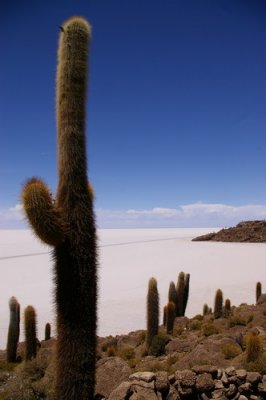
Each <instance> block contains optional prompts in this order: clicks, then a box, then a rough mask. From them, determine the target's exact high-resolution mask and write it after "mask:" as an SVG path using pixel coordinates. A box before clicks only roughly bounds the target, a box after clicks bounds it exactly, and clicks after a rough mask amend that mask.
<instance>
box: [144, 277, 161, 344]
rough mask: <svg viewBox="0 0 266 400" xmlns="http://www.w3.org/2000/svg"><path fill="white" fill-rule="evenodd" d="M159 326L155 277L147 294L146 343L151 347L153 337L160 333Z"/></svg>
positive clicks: (150, 282) (151, 280) (150, 281)
mask: <svg viewBox="0 0 266 400" xmlns="http://www.w3.org/2000/svg"><path fill="white" fill-rule="evenodd" d="M158 328H159V294H158V289H157V281H156V279H155V278H151V279H150V280H149V286H148V295H147V337H146V343H147V348H148V349H149V348H150V346H151V343H152V339H153V337H154V336H155V335H157V334H158Z"/></svg>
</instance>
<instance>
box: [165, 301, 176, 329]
mask: <svg viewBox="0 0 266 400" xmlns="http://www.w3.org/2000/svg"><path fill="white" fill-rule="evenodd" d="M175 316H176V310H175V303H173V302H172V301H170V302H169V303H168V304H167V311H166V332H167V333H169V334H172V333H173V329H174V322H175Z"/></svg>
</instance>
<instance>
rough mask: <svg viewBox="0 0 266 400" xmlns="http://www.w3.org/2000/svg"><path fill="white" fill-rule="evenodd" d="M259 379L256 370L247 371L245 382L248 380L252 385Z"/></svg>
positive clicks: (259, 376) (259, 375)
mask: <svg viewBox="0 0 266 400" xmlns="http://www.w3.org/2000/svg"><path fill="white" fill-rule="evenodd" d="M259 381H261V374H259V373H258V372H248V373H247V382H250V383H251V384H252V385H254V384H256V383H258V382H259Z"/></svg>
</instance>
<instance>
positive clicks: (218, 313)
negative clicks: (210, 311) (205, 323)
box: [214, 289, 223, 319]
mask: <svg viewBox="0 0 266 400" xmlns="http://www.w3.org/2000/svg"><path fill="white" fill-rule="evenodd" d="M222 316H223V292H222V291H221V289H218V290H217V291H216V294H215V300H214V318H215V319H216V318H221V317H222Z"/></svg>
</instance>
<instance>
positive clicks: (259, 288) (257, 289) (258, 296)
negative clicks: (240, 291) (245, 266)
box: [256, 282, 262, 303]
mask: <svg viewBox="0 0 266 400" xmlns="http://www.w3.org/2000/svg"><path fill="white" fill-rule="evenodd" d="M261 292H262V288H261V282H257V284H256V303H257V302H258V300H259V298H260V296H261Z"/></svg>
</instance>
